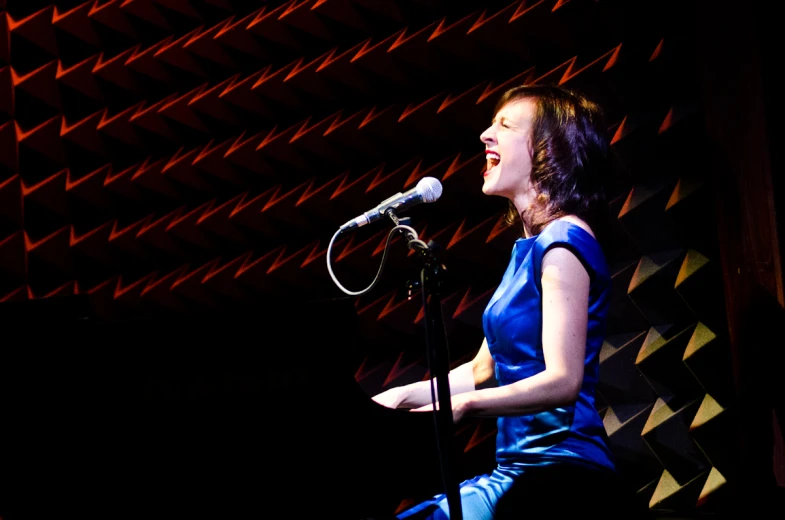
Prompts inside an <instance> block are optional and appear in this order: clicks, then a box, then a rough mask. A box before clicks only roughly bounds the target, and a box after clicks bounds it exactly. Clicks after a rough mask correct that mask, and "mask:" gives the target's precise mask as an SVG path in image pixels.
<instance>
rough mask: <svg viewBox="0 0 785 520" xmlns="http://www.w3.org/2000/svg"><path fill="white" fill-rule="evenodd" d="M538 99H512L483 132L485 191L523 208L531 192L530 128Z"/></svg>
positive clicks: (483, 186) (483, 188)
mask: <svg viewBox="0 0 785 520" xmlns="http://www.w3.org/2000/svg"><path fill="white" fill-rule="evenodd" d="M536 109H537V105H536V101H535V100H533V99H530V98H522V99H516V100H512V101H510V102H509V103H507V104H505V105H504V106H503V107H502V108H501V109H500V110H499V111H498V112H497V113H496V116H494V118H493V121H492V122H491V126H489V127H488V128H487V129H486V130H485V131H484V132H483V133H482V134H481V135H480V140H481V141H482V142H483V143H485V160H486V165H485V173H484V181H483V185H482V191H483V193H485V194H486V195H499V196H502V197H506V198H508V199H510V200H511V201H513V203H514V204H515V205H516V207H518V208H519V210H520V208H522V207H524V206H525V204H526V199H527V198H528V197H530V196H531V195H532V194H531V184H530V175H531V169H532V152H531V129H532V122H533V121H534V115H535V113H536Z"/></svg>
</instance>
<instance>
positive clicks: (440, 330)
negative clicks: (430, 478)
mask: <svg viewBox="0 0 785 520" xmlns="http://www.w3.org/2000/svg"><path fill="white" fill-rule="evenodd" d="M385 214H386V215H387V216H388V217H389V218H390V219H392V221H393V222H394V223H395V225H399V223H402V222H401V220H403V219H399V218H398V217H397V215H396V214H395V211H394V210H393V209H392V208H390V209H388V210H387V211H386V212H385ZM406 220H407V221H408V220H409V219H408V218H407V219H406ZM403 233H404V234H405V235H406V239H407V240H408V244H407V246H408V248H409V249H411V250H414V251H415V252H416V253H417V256H418V258H419V259H420V261H421V264H422V269H421V271H420V282H419V285H420V292H421V294H422V301H423V311H424V314H425V334H426V347H427V356H428V358H427V359H428V366H429V367H430V370H431V376H432V377H435V378H436V392H437V395H438V406H437V407H436V409H435V411H434V418H435V427H436V442H437V448H438V452H439V461H440V466H441V473H442V483H443V485H444V488H445V494H446V495H447V505H448V507H449V513H450V520H463V512H462V510H461V495H460V487H459V485H458V480H457V478H456V475H455V471H454V462H455V453H456V451H455V423H454V422H453V418H452V400H451V398H450V381H449V374H450V355H449V347H448V345H447V335H446V332H445V329H444V321H443V317H442V306H441V288H442V285H443V275H444V272H445V269H444V266H443V265H442V264H441V263H440V262H438V261H437V259H436V257H435V256H434V253H433V248H434V246H435V245H436V244H434V243H433V242H432V241H431V242H429V243H428V244H426V243H425V242H423V241H422V240H419V239H418V238H417V237H416V236H414V235H412V233H411V232H409V231H406V230H405V229H404V230H403Z"/></svg>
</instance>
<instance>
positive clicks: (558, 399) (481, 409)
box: [462, 371, 580, 417]
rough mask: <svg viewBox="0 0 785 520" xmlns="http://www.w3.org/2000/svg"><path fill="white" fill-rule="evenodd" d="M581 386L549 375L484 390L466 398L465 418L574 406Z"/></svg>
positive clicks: (476, 391)
mask: <svg viewBox="0 0 785 520" xmlns="http://www.w3.org/2000/svg"><path fill="white" fill-rule="evenodd" d="M579 390H580V386H579V385H577V386H576V384H575V383H574V381H573V380H571V379H569V378H567V377H565V376H559V375H558V374H553V373H549V372H547V371H543V372H540V373H538V374H535V375H533V376H531V377H527V378H526V379H522V380H521V381H517V382H515V383H512V384H509V385H504V386H497V387H491V388H483V389H480V390H475V391H473V392H471V393H467V394H465V395H464V396H463V399H462V400H463V401H465V404H464V406H465V407H466V410H465V411H466V415H472V416H478V417H498V416H503V415H524V414H532V413H538V412H542V411H544V410H548V409H551V408H557V407H560V406H567V405H570V404H572V403H574V402H575V400H576V399H577V396H578V392H579Z"/></svg>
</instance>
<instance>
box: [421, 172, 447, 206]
mask: <svg viewBox="0 0 785 520" xmlns="http://www.w3.org/2000/svg"><path fill="white" fill-rule="evenodd" d="M417 191H418V192H419V193H420V195H421V196H422V200H423V202H433V201H435V200H436V199H438V198H439V197H441V196H442V183H441V182H439V179H436V178H434V177H423V178H422V179H420V182H418V183H417Z"/></svg>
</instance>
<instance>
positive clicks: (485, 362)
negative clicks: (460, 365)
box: [472, 338, 496, 386]
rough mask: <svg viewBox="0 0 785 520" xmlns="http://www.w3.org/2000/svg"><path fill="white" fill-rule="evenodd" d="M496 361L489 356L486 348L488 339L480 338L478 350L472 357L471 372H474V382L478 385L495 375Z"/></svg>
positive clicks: (489, 352)
mask: <svg viewBox="0 0 785 520" xmlns="http://www.w3.org/2000/svg"><path fill="white" fill-rule="evenodd" d="M495 369H496V363H495V362H494V361H493V357H491V351H490V349H489V348H488V339H487V338H483V339H482V345H480V350H479V351H477V354H476V355H475V356H474V359H472V372H473V373H474V384H475V386H479V385H480V384H482V383H485V382H486V381H488V380H489V379H490V378H491V377H493V376H494V375H495Z"/></svg>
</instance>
